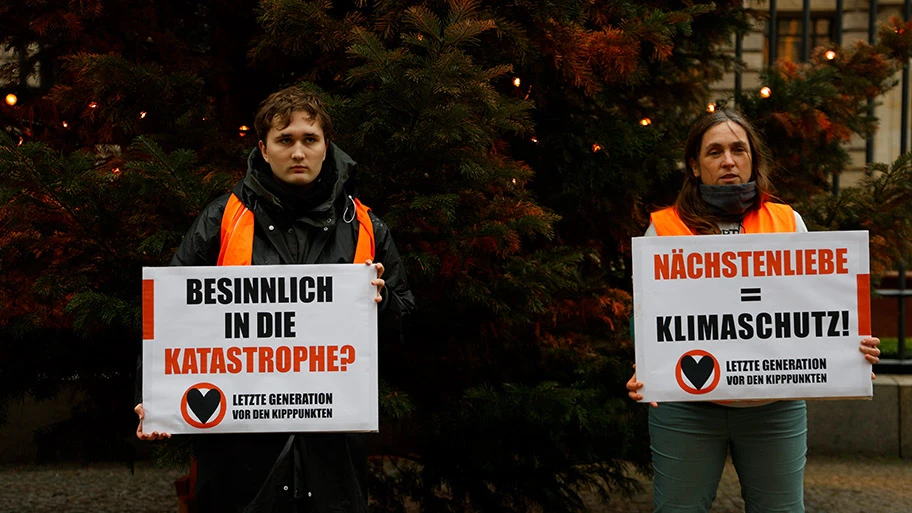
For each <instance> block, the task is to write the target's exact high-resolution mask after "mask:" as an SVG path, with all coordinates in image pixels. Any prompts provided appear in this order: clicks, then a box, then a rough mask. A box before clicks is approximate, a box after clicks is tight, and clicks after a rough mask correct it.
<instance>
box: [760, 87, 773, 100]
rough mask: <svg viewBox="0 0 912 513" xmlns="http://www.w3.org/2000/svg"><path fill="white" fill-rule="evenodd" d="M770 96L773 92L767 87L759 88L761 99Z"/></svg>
mask: <svg viewBox="0 0 912 513" xmlns="http://www.w3.org/2000/svg"><path fill="white" fill-rule="evenodd" d="M772 95H773V90H772V89H770V88H769V87H767V86H763V87H761V88H760V96H761V97H762V98H769V97H770V96H772Z"/></svg>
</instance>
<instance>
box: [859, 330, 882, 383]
mask: <svg viewBox="0 0 912 513" xmlns="http://www.w3.org/2000/svg"><path fill="white" fill-rule="evenodd" d="M879 345H880V339H879V338H877V337H866V338H863V339H861V345H859V346H858V350H859V351H861V353H862V354H863V355H864V357H865V360H867V361H868V363H870V364H871V365H874V364H875V363H878V362H880V348H878V347H877V346H879ZM875 378H877V376H875V375H874V373H873V372H872V373H871V379H875Z"/></svg>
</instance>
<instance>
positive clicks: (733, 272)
mask: <svg viewBox="0 0 912 513" xmlns="http://www.w3.org/2000/svg"><path fill="white" fill-rule="evenodd" d="M633 289H634V295H633V298H634V333H635V345H636V363H637V366H636V372H637V380H638V381H641V382H643V384H644V386H643V388H642V389H641V390H640V393H641V394H642V395H643V397H644V399H643V401H644V402H652V401H657V402H660V401H724V400H748V399H789V398H791V399H796V398H813V397H845V398H848V397H855V398H858V397H871V395H872V394H873V386H872V384H871V365H870V364H869V363H868V362H867V361H866V360H865V359H864V357H863V355H862V354H861V353H860V352H859V351H858V346H859V343H860V341H861V339H862V338H863V337H865V336H870V335H871V315H870V283H869V265H868V233H867V232H813V233H776V234H757V235H703V236H684V237H637V238H634V239H633Z"/></svg>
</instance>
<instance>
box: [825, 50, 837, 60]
mask: <svg viewBox="0 0 912 513" xmlns="http://www.w3.org/2000/svg"><path fill="white" fill-rule="evenodd" d="M823 55H824V57H826V58H827V60H828V61H831V60H833V59H835V58H836V52H834V51H833V50H827V53H825V54H823Z"/></svg>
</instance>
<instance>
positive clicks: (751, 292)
mask: <svg viewBox="0 0 912 513" xmlns="http://www.w3.org/2000/svg"><path fill="white" fill-rule="evenodd" d="M747 301H760V289H759V288H756V289H741V302H742V303H744V302H747Z"/></svg>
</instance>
